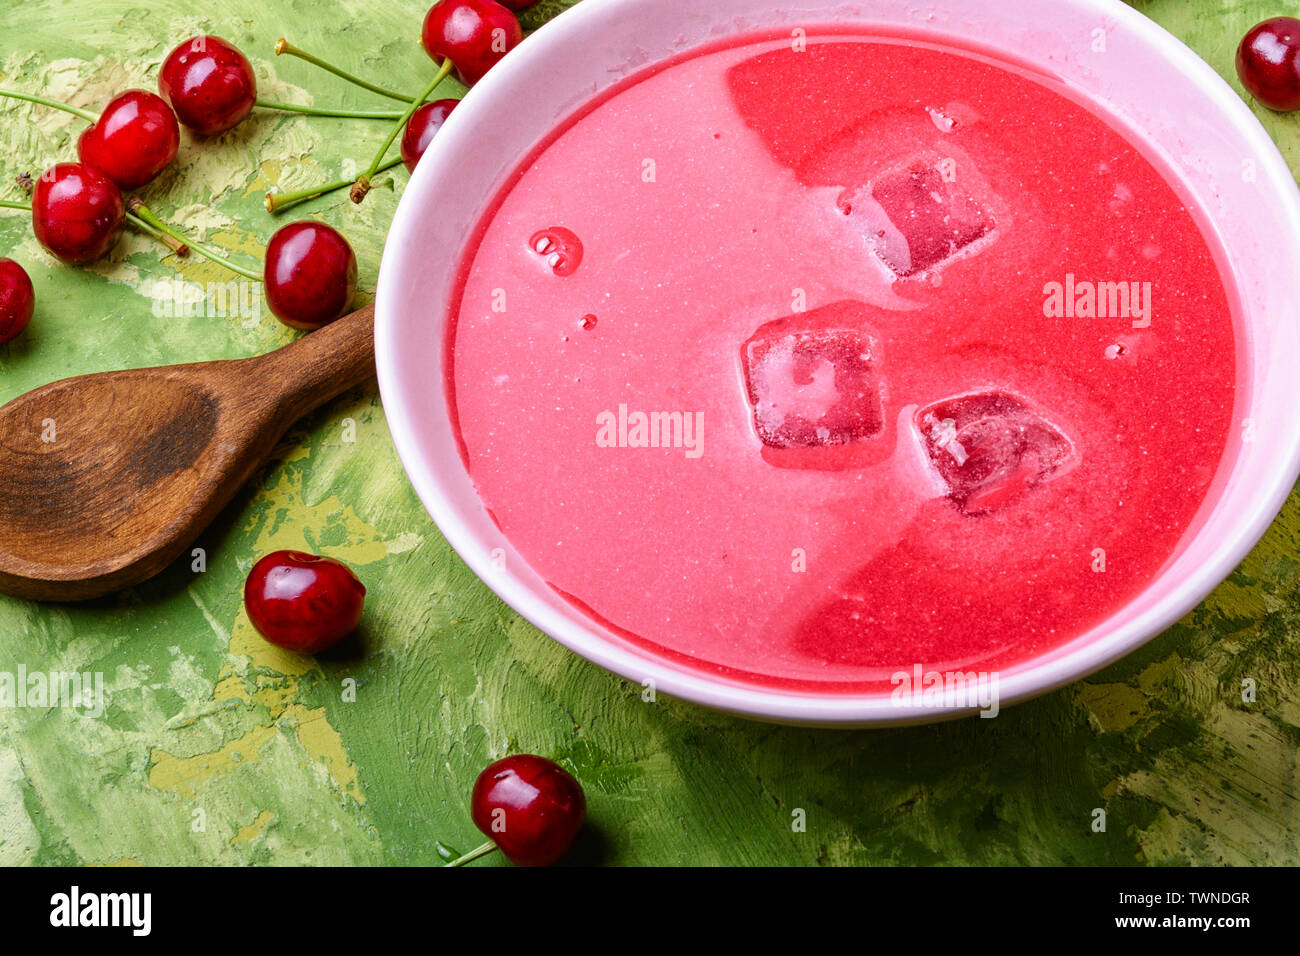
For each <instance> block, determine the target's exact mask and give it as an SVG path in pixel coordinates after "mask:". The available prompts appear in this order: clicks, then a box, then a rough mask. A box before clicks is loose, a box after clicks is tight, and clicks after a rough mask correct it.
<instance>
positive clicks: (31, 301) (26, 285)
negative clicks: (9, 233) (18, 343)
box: [0, 259, 36, 345]
mask: <svg viewBox="0 0 1300 956" xmlns="http://www.w3.org/2000/svg"><path fill="white" fill-rule="evenodd" d="M35 309H36V291H35V290H34V289H33V288H32V280H31V278H30V277H29V276H28V275H27V270H25V269H24V268H23V267H22V266H20V265H19V264H18V263H16V262H14V261H13V260H12V259H0V345H4V343H6V342H11V341H13V340H14V339H16V338H17V337H18V336H19V335H20V334H22V331H23V329H25V328H27V323H28V322H30V321H31V320H32V312H33V311H35Z"/></svg>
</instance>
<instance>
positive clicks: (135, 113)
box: [77, 90, 181, 189]
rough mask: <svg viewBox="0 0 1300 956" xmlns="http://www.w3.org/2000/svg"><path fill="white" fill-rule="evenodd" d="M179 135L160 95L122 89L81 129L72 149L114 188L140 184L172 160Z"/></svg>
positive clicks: (170, 113)
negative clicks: (88, 126)
mask: <svg viewBox="0 0 1300 956" xmlns="http://www.w3.org/2000/svg"><path fill="white" fill-rule="evenodd" d="M180 141H181V129H180V127H179V126H178V125H176V114H175V113H173V112H172V110H171V107H170V106H168V105H167V103H166V101H165V100H163V98H162V97H160V96H156V95H155V94H153V93H148V92H145V91H144V90H127V91H126V92H125V93H123V94H121V95H120V96H117V97H115V98H114V99H113V100H112V101H111V102H110V103H109V104H108V106H106V107H104V112H103V113H101V114H100V115H99V119H98V120H96V121H95V124H94V125H93V126H91V127H90V128H89V129H87V130H86V131H85V132H84V133H82V134H81V139H79V140H78V141H77V155H78V156H80V157H81V161H82V162H83V163H85V164H86V165H87V166H94V167H95V168H96V169H98V170H99V171H100V172H101V173H103V174H104V175H105V176H107V177H108V178H109V179H111V180H113V182H115V183H117V185H118V188H119V189H139V188H140V187H141V186H143V185H144V184H145V183H148V182H151V181H152V180H153V178H154V177H155V176H157V175H158V174H159V173H161V172H162V171H163V170H164V169H166V168H167V167H168V166H169V165H170V164H171V161H172V160H173V159H175V158H176V147H177V146H179V145H180Z"/></svg>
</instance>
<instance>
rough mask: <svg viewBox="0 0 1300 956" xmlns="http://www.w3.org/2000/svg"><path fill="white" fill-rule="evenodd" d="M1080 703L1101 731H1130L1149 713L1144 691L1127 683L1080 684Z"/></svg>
mask: <svg viewBox="0 0 1300 956" xmlns="http://www.w3.org/2000/svg"><path fill="white" fill-rule="evenodd" d="M1079 702H1080V703H1081V704H1083V706H1084V707H1085V708H1086V709H1087V711H1088V713H1089V714H1091V715H1092V718H1093V719H1094V720H1095V721H1096V722H1097V724H1098V725H1099V726H1100V727H1101V729H1102V730H1105V731H1110V732H1112V733H1118V732H1120V731H1124V730H1127V729H1128V728H1130V727H1132V726H1133V725H1134V724H1136V723H1137V722H1138V721H1139V720H1141V719H1142V718H1143V717H1145V716H1146V715H1147V713H1148V710H1147V699H1146V697H1145V696H1144V695H1143V693H1142V691H1140V690H1138V689H1137V688H1136V687H1130V686H1129V685H1128V684H1081V685H1080V687H1079Z"/></svg>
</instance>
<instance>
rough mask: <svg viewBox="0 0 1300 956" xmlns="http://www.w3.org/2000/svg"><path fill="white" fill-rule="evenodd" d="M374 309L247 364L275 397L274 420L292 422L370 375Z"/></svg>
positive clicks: (372, 364)
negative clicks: (275, 418)
mask: <svg viewBox="0 0 1300 956" xmlns="http://www.w3.org/2000/svg"><path fill="white" fill-rule="evenodd" d="M374 328H375V307H374V306H372V305H368V306H366V307H365V308H364V309H358V310H357V311H356V312H353V313H351V314H350V315H345V316H344V317H343V318H341V319H337V320H336V321H334V322H331V323H330V324H329V325H327V326H324V327H323V328H320V329H317V330H316V331H314V332H312V333H311V334H310V335H304V336H303V337H302V338H300V339H298V340H297V341H296V342H292V343H290V344H289V345H286V346H285V347H284V348H281V349H277V350H276V351H274V352H270V353H268V354H267V355H263V356H259V357H258V358H255V359H252V360H250V364H251V365H252V367H253V371H254V374H255V375H256V376H257V377H258V379H259V380H260V381H262V382H264V383H265V385H266V387H267V394H269V395H273V396H274V401H275V403H276V406H277V408H276V413H277V414H276V417H277V418H279V419H280V420H281V421H283V422H286V423H288V422H290V421H295V420H297V419H299V418H301V417H302V416H303V415H305V414H307V413H308V412H309V411H312V410H313V409H315V408H316V407H318V406H319V405H322V404H324V403H325V402H327V401H329V400H330V399H331V398H334V397H335V396H337V395H339V394H341V393H342V392H345V391H347V390H348V389H349V388H352V387H353V386H354V385H360V384H361V383H362V382H365V381H367V380H368V379H370V378H372V377H373V376H374V374H375V336H374Z"/></svg>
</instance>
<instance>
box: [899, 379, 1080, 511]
mask: <svg viewBox="0 0 1300 956" xmlns="http://www.w3.org/2000/svg"><path fill="white" fill-rule="evenodd" d="M916 426H917V429H918V431H919V432H920V434H921V439H922V443H923V445H924V447H925V451H926V454H927V455H928V456H929V458H930V461H931V463H932V464H933V465H934V468H935V470H936V471H938V473H939V476H940V477H941V478H942V479H943V481H944V483H945V484H946V485H947V486H948V498H949V499H950V500H951V501H952V502H953V503H954V504H956V505H957V507H958V508H960V509H961V511H962V512H963V513H965V514H968V515H979V514H985V513H988V512H990V511H995V510H997V509H999V508H1002V507H1005V506H1007V505H1009V504H1012V503H1014V502H1015V501H1017V500H1019V499H1020V498H1021V497H1022V496H1023V495H1024V494H1025V493H1027V492H1028V491H1029V490H1030V489H1032V488H1034V487H1035V486H1037V485H1040V484H1042V483H1044V482H1046V481H1049V480H1050V479H1052V478H1053V477H1055V476H1056V475H1058V474H1059V473H1060V472H1061V471H1062V470H1063V469H1064V468H1065V467H1066V465H1068V464H1069V463H1070V461H1071V459H1072V457H1073V455H1074V446H1073V444H1072V443H1071V442H1070V439H1069V438H1067V437H1066V436H1065V434H1064V433H1063V432H1062V431H1061V430H1060V429H1059V428H1057V427H1056V426H1055V425H1053V424H1052V423H1051V422H1049V421H1047V420H1046V419H1044V418H1043V417H1042V416H1040V415H1039V414H1038V413H1036V412H1034V411H1033V410H1031V409H1030V408H1029V407H1028V406H1027V405H1026V404H1025V402H1024V401H1022V400H1021V399H1019V398H1017V397H1016V396H1015V395H1012V394H1010V393H1008V392H1002V391H996V390H989V391H981V392H973V393H970V394H967V395H958V396H956V397H954V398H946V399H944V400H943V401H940V402H935V403H934V404H933V405H929V406H926V407H925V408H922V409H921V410H920V411H918V412H917V413H916Z"/></svg>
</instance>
